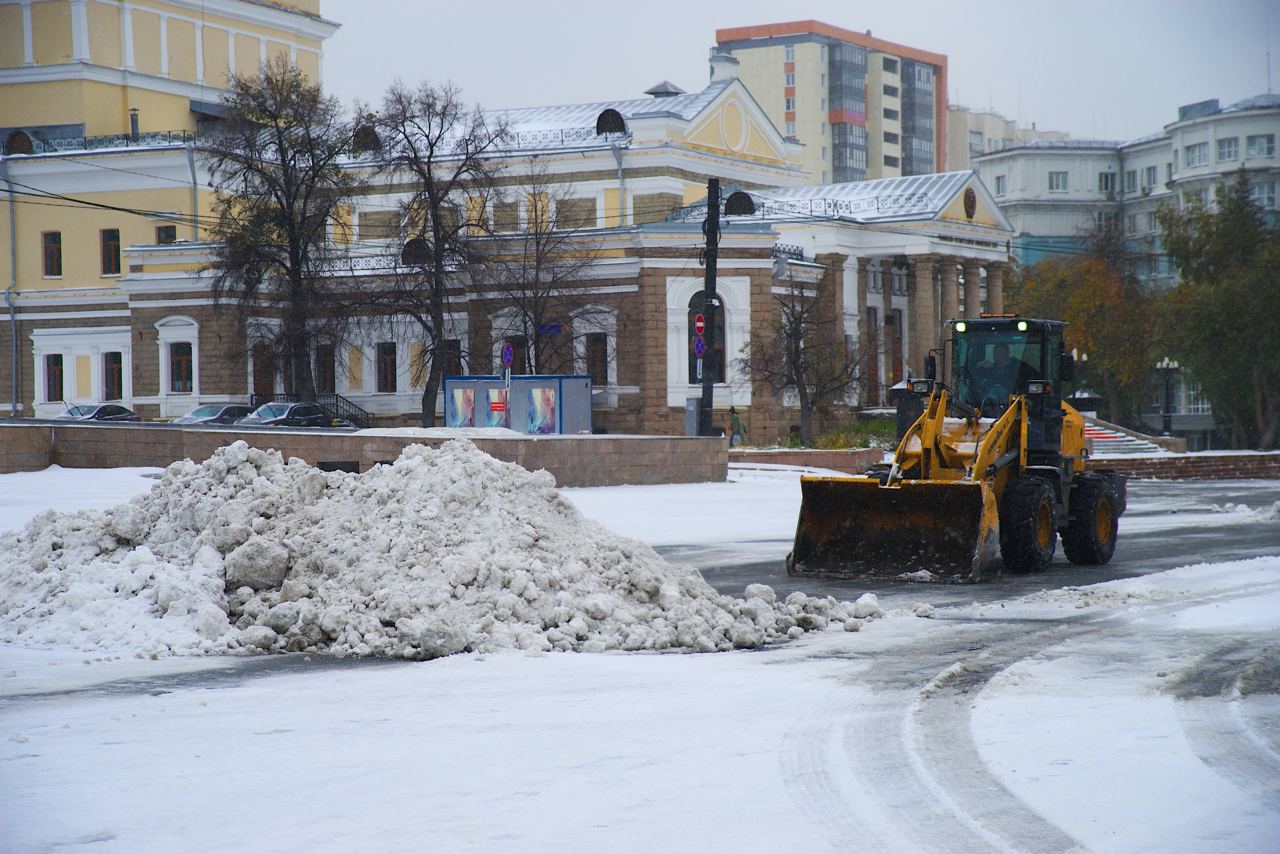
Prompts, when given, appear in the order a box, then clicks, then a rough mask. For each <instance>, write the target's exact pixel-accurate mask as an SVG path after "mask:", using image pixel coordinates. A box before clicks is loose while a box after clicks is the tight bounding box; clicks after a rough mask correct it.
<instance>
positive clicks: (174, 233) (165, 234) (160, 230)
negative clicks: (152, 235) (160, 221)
mask: <svg viewBox="0 0 1280 854" xmlns="http://www.w3.org/2000/svg"><path fill="white" fill-rule="evenodd" d="M177 242H178V227H177V226H176V225H157V226H156V245H157V246H169V245H170V244H173V243H177Z"/></svg>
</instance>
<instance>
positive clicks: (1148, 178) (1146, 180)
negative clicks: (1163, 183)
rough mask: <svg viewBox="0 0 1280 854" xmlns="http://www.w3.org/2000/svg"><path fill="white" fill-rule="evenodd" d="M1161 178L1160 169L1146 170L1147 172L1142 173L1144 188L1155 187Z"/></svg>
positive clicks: (1150, 168)
mask: <svg viewBox="0 0 1280 854" xmlns="http://www.w3.org/2000/svg"><path fill="white" fill-rule="evenodd" d="M1159 177H1160V170H1159V167H1156V166H1148V167H1147V168H1146V171H1144V172H1143V173H1142V186H1144V187H1154V186H1155V185H1156V181H1157V180H1158V179H1159Z"/></svg>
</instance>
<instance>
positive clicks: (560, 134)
mask: <svg viewBox="0 0 1280 854" xmlns="http://www.w3.org/2000/svg"><path fill="white" fill-rule="evenodd" d="M628 136H630V134H621V133H606V134H597V133H596V129H595V128H594V127H576V128H544V129H542V130H520V131H512V132H511V133H510V134H509V135H508V137H507V147H508V148H511V149H514V150H517V151H518V150H520V149H524V148H555V147H559V146H567V145H574V144H576V143H580V142H586V141H588V140H594V139H597V138H599V139H601V140H604V141H609V140H613V139H615V138H625V137H628Z"/></svg>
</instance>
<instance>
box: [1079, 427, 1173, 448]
mask: <svg viewBox="0 0 1280 854" xmlns="http://www.w3.org/2000/svg"><path fill="white" fill-rule="evenodd" d="M1084 435H1085V438H1086V439H1091V440H1092V441H1093V456H1095V457H1109V456H1115V455H1120V454H1162V453H1164V449H1163V448H1161V447H1160V446H1159V445H1157V444H1156V443H1155V442H1151V441H1148V440H1146V439H1139V438H1138V437H1136V436H1130V435H1129V434H1128V433H1121V432H1120V431H1118V430H1112V429H1110V428H1108V427H1103V426H1102V425H1100V424H1095V423H1093V422H1091V421H1085V425H1084Z"/></svg>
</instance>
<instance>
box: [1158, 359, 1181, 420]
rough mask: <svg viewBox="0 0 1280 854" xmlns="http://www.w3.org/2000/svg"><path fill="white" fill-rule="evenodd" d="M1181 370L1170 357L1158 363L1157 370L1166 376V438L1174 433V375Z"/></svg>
mask: <svg viewBox="0 0 1280 854" xmlns="http://www.w3.org/2000/svg"><path fill="white" fill-rule="evenodd" d="M1179 368H1180V366H1179V365H1178V362H1177V360H1176V359H1170V358H1169V357H1168V356H1165V357H1164V358H1163V359H1161V360H1160V361H1158V362H1156V370H1157V371H1160V372H1161V373H1162V374H1164V433H1163V434H1162V435H1164V436H1170V435H1172V433H1173V375H1174V374H1176V373H1177V372H1178V370H1179Z"/></svg>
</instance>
